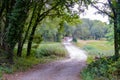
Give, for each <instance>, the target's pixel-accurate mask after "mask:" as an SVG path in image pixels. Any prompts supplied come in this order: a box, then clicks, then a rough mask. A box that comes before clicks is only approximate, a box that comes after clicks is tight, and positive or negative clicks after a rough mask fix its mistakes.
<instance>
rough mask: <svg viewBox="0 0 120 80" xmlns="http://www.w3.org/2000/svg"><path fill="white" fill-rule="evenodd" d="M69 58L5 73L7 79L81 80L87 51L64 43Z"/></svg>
mask: <svg viewBox="0 0 120 80" xmlns="http://www.w3.org/2000/svg"><path fill="white" fill-rule="evenodd" d="M63 44H64V46H65V48H66V49H67V51H68V53H69V58H68V59H66V60H60V61H56V62H52V63H49V64H44V65H38V66H36V67H34V68H33V69H31V70H29V71H27V72H21V73H16V74H14V75H5V76H4V78H5V80H80V71H81V69H82V68H84V67H85V65H86V64H85V61H86V59H87V56H86V55H85V52H84V51H82V50H80V49H79V48H77V47H76V46H74V45H72V44H71V43H63Z"/></svg>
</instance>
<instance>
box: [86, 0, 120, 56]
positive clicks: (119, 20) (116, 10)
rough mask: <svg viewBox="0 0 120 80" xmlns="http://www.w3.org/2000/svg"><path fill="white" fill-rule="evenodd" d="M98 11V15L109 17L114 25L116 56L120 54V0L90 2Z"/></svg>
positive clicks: (93, 0) (92, 0)
mask: <svg viewBox="0 0 120 80" xmlns="http://www.w3.org/2000/svg"><path fill="white" fill-rule="evenodd" d="M88 2H89V3H90V4H91V5H92V6H93V7H94V8H96V9H97V10H98V13H100V14H104V15H107V16H109V18H110V19H111V20H112V21H113V23H114V48H115V55H116V56H119V54H120V0H107V1H104V2H101V1H100V0H98V1H96V0H88Z"/></svg>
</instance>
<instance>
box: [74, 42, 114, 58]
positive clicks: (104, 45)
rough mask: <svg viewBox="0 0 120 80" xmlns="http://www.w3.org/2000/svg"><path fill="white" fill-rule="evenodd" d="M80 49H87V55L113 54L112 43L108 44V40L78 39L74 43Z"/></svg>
mask: <svg viewBox="0 0 120 80" xmlns="http://www.w3.org/2000/svg"><path fill="white" fill-rule="evenodd" d="M76 45H77V46H79V47H80V48H81V49H83V50H85V51H87V53H88V56H91V57H95V56H100V57H101V56H112V55H113V54H114V47H113V45H111V44H109V43H108V41H100V40H86V41H83V40H79V41H78V42H77V43H76Z"/></svg>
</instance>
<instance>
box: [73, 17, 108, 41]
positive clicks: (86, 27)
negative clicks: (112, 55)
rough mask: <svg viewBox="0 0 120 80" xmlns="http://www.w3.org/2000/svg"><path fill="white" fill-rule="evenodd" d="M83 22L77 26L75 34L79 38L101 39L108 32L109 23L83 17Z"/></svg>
mask: <svg viewBox="0 0 120 80" xmlns="http://www.w3.org/2000/svg"><path fill="white" fill-rule="evenodd" d="M81 21H82V23H81V24H78V25H77V26H76V31H75V32H74V35H76V36H77V38H79V39H83V40H86V39H95V40H98V39H101V38H104V37H105V35H106V33H107V30H108V28H107V24H105V23H103V22H101V21H98V20H89V19H82V20H81Z"/></svg>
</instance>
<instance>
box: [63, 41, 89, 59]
mask: <svg viewBox="0 0 120 80" xmlns="http://www.w3.org/2000/svg"><path fill="white" fill-rule="evenodd" d="M63 44H64V45H65V48H66V49H67V51H68V53H69V56H70V59H75V60H78V61H86V60H87V56H86V55H85V51H83V50H80V49H79V48H78V47H76V46H74V45H72V44H71V43H63Z"/></svg>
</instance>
